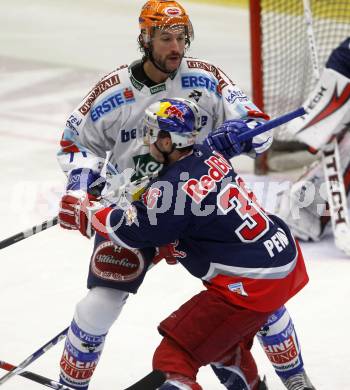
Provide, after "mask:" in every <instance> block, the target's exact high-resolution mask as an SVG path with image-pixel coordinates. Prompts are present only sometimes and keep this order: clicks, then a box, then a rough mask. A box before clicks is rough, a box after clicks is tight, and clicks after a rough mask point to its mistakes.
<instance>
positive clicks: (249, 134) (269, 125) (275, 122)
mask: <svg viewBox="0 0 350 390" xmlns="http://www.w3.org/2000/svg"><path fill="white" fill-rule="evenodd" d="M304 114H305V109H304V107H300V108H298V109H297V110H295V111H291V112H288V113H287V114H284V115H281V116H279V117H278V118H275V119H271V120H270V121H267V122H266V123H264V124H262V125H260V126H257V127H255V128H254V129H251V130H250V131H246V132H245V133H243V134H240V135H239V136H238V140H239V141H240V142H244V141H247V140H249V139H251V138H253V137H255V136H257V135H259V134H261V133H265V131H268V130H271V129H274V128H275V127H278V126H281V125H283V124H285V123H287V122H289V121H291V120H293V119H295V118H298V117H299V116H302V115H304Z"/></svg>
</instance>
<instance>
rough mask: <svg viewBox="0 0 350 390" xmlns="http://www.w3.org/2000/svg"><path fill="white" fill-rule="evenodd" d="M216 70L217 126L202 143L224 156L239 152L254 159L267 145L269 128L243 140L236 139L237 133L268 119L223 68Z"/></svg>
mask: <svg viewBox="0 0 350 390" xmlns="http://www.w3.org/2000/svg"><path fill="white" fill-rule="evenodd" d="M218 71H219V75H220V77H221V82H220V84H219V85H220V94H221V97H220V102H219V106H218V121H217V123H218V125H219V126H218V127H217V128H216V129H213V132H212V133H211V134H209V135H208V137H207V138H206V141H205V142H206V143H207V144H208V145H209V146H210V148H211V149H212V150H216V151H218V152H220V153H222V154H223V155H224V156H225V157H226V158H228V159H229V158H231V157H234V156H237V155H239V154H242V153H243V154H248V155H249V156H250V157H253V158H255V157H256V156H258V155H259V154H261V153H263V152H265V151H266V150H267V149H268V148H269V147H270V146H271V144H272V140H273V136H272V131H267V132H265V133H262V134H259V135H257V136H255V137H253V138H252V139H251V140H249V141H245V142H240V141H239V140H238V136H239V135H240V134H243V133H245V132H246V131H249V130H251V129H253V128H255V127H256V126H260V125H261V124H263V123H265V122H266V120H268V119H270V118H269V116H268V115H267V114H265V113H264V112H262V111H261V110H259V109H258V107H257V106H256V105H255V104H254V103H253V102H252V101H251V100H250V99H249V98H248V97H247V95H246V94H245V93H244V92H243V91H242V90H241V89H240V88H239V87H238V86H237V85H235V84H234V83H233V82H232V81H231V80H230V78H229V77H228V76H226V74H225V73H224V72H223V71H221V70H220V69H218Z"/></svg>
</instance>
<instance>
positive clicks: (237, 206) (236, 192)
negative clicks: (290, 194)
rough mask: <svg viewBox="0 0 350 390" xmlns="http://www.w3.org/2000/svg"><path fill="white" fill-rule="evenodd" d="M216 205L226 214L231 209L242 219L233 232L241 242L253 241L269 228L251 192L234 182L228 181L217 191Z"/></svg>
mask: <svg viewBox="0 0 350 390" xmlns="http://www.w3.org/2000/svg"><path fill="white" fill-rule="evenodd" d="M217 201H218V207H219V209H220V210H221V211H222V212H223V213H224V214H228V213H229V212H230V211H231V210H235V212H236V213H237V214H238V215H239V217H240V218H241V219H242V220H243V222H242V224H241V225H239V226H238V227H237V228H236V230H235V233H236V234H237V236H238V237H239V239H240V240H241V241H242V242H254V241H257V240H258V239H259V238H260V237H262V236H263V235H264V234H265V233H266V232H267V231H268V230H269V228H270V226H269V224H270V220H269V218H268V216H267V215H266V214H265V213H264V211H263V210H262V209H261V208H260V207H259V206H258V205H257V203H256V202H255V198H254V196H253V194H248V193H247V191H246V190H245V189H244V188H242V187H241V186H240V185H238V184H236V183H229V184H228V185H227V186H225V188H224V189H223V190H222V191H221V192H220V193H219V195H218V198H217Z"/></svg>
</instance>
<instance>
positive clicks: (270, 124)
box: [0, 107, 305, 249]
mask: <svg viewBox="0 0 350 390" xmlns="http://www.w3.org/2000/svg"><path fill="white" fill-rule="evenodd" d="M304 114H305V110H304V108H303V107H300V108H298V109H297V110H295V111H292V112H289V113H287V114H284V115H281V116H280V117H278V118H275V119H272V120H270V121H267V122H266V123H264V124H263V125H261V126H258V127H256V128H254V129H251V130H249V131H247V132H245V133H244V134H240V135H239V136H238V140H239V141H240V142H243V141H246V140H248V139H251V138H253V137H255V136H256V135H259V134H261V133H264V132H265V131H268V130H271V129H273V128H275V127H277V126H280V125H283V124H284V123H287V122H289V121H291V120H292V119H295V118H297V117H299V116H302V115H304ZM148 179H150V177H149V176H145V177H143V178H141V179H140V180H137V181H133V182H131V183H128V184H125V185H124V187H126V186H127V185H129V184H142V182H143V181H145V180H148ZM122 187H123V186H122ZM122 187H121V188H122ZM121 188H120V189H121ZM120 189H119V190H120ZM108 195H110V194H108ZM57 223H58V217H57V216H56V217H54V218H52V219H51V220H48V221H45V222H43V223H41V224H39V225H36V226H33V227H32V228H30V229H27V230H25V231H23V232H20V233H17V234H15V235H14V236H11V237H9V238H6V239H5V240H2V241H0V249H3V248H6V247H8V246H10V245H12V244H15V243H16V242H19V241H21V240H23V239H25V238H28V237H30V236H33V235H34V234H37V233H40V232H42V231H44V230H45V229H48V228H50V227H52V226H55V225H57Z"/></svg>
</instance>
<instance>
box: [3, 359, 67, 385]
mask: <svg viewBox="0 0 350 390" xmlns="http://www.w3.org/2000/svg"><path fill="white" fill-rule="evenodd" d="M0 368H2V369H3V370H6V371H12V370H14V369H15V368H16V366H14V365H12V364H10V363H7V362H4V361H3V360H0ZM18 375H20V376H22V377H23V378H26V379H29V380H31V381H33V382H36V383H39V384H41V385H43V386H46V387H50V388H51V389H55V390H73V389H72V388H71V387H68V386H65V385H62V384H61V383H59V382H56V381H54V380H53V379H50V378H47V377H46V376H42V375H39V374H36V373H35V372H31V371H24V372H21V373H20V374H18Z"/></svg>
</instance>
